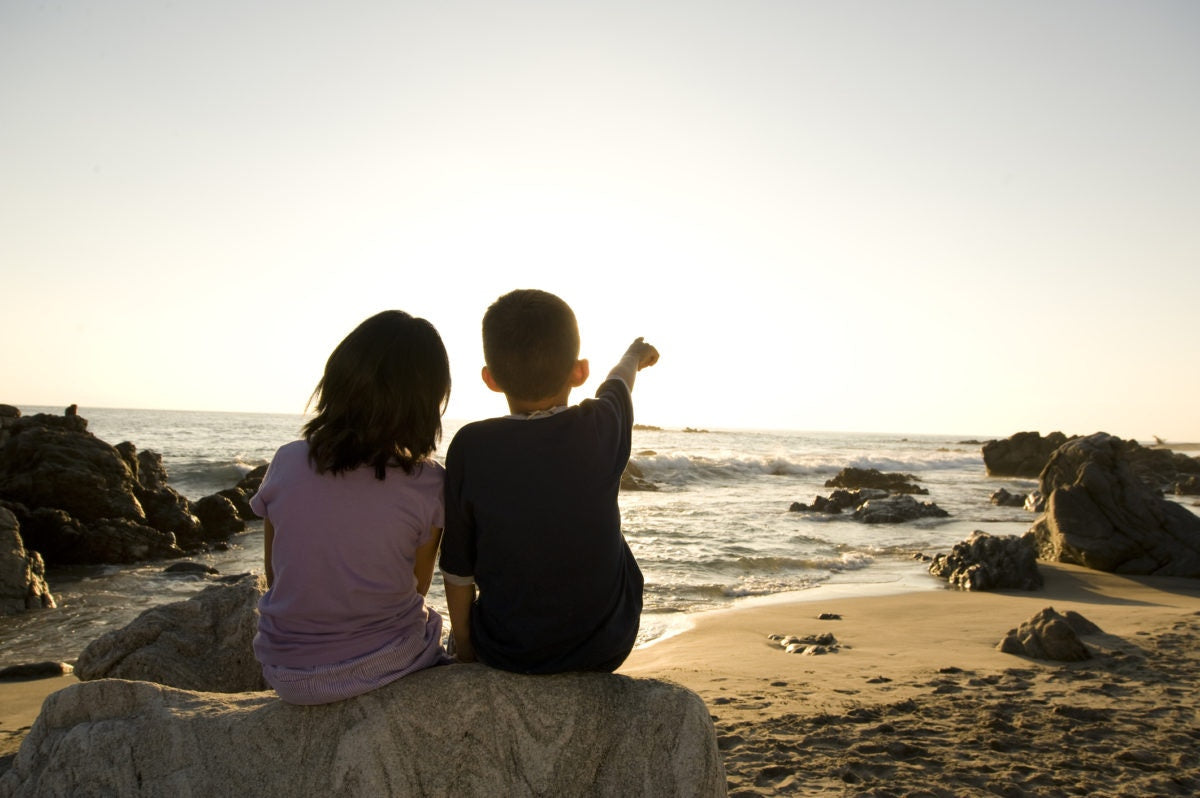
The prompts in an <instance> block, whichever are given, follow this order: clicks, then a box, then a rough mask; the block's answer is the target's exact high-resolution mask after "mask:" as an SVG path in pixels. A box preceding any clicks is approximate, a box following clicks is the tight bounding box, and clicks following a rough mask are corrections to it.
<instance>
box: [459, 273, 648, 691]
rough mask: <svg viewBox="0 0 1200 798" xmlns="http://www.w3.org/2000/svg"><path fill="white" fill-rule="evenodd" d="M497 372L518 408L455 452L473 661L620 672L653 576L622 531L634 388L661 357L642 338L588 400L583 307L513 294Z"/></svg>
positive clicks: (487, 344) (493, 332) (464, 437)
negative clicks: (577, 397) (646, 575)
mask: <svg viewBox="0 0 1200 798" xmlns="http://www.w3.org/2000/svg"><path fill="white" fill-rule="evenodd" d="M483 350H484V361H485V363H486V364H487V365H486V366H484V368H483V381H484V382H485V383H486V384H487V386H488V387H489V388H491V389H492V390H493V391H497V392H500V393H503V394H504V395H505V397H506V398H507V400H508V407H509V410H510V411H511V414H510V415H508V416H505V417H502V418H492V419H487V420H485V421H477V422H474V423H471V424H468V425H466V426H464V427H463V428H462V429H461V430H459V432H458V434H456V435H455V436H454V440H453V441H452V442H451V443H450V447H449V449H448V450H447V453H446V493H445V496H446V529H445V534H444V536H443V539H442V554H441V570H442V574H443V578H444V580H445V583H446V603H447V608H448V609H449V612H450V622H451V628H452V633H453V645H454V647H455V651H456V655H457V657H458V659H459V660H460V661H463V662H471V661H474V660H475V659H476V658H478V659H479V660H480V661H482V662H483V663H485V664H487V665H489V666H491V667H494V668H500V669H503V670H507V671H514V672H517V673H558V672H562V671H581V670H584V671H610V672H611V671H613V670H615V669H616V668H617V667H618V666H619V665H620V664H621V663H622V662H624V661H625V658H626V657H627V656H628V655H629V652H630V651H631V650H632V649H633V644H634V640H635V638H636V637H637V631H638V622H639V618H640V616H641V611H642V573H641V570H640V569H639V568H638V565H637V562H636V561H635V560H634V558H633V554H632V552H630V550H629V546H628V545H627V544H626V542H625V538H624V536H623V535H622V534H621V514H620V510H619V508H618V507H617V491H618V488H619V486H620V482H621V473H622V472H623V471H624V470H625V465H626V463H627V462H628V460H629V450H630V440H631V436H632V430H633V401H632V396H631V390H632V388H633V382H634V377H635V376H636V375H637V372H638V371H639V370H641V369H643V368H645V367H647V366H651V365H653V364H654V363H656V362H657V361H658V351H657V350H656V349H655V348H654V347H653V346H651V345H650V344H647V343H644V342H643V341H642V339H641V338H638V339H637V340H636V341H634V342H633V344H632V345H630V347H629V349H628V351H626V353H625V355H624V357H622V358H621V361H620V362H619V363H618V364H617V365H616V366H615V367H614V368H613V370H612V371H611V372H610V373H609V375H608V379H607V380H605V381H604V383H603V384H601V385H600V387H599V389H597V391H596V397H595V398H594V399H585V400H584V401H582V402H580V403H579V404H577V405H574V406H568V405H567V400H568V397H569V395H570V392H571V389H572V388H577V387H579V386H581V385H582V384H583V383H584V382H586V381H587V378H588V362H587V360H581V359H579V330H578V326H577V324H576V321H575V314H574V313H573V312H572V311H571V308H570V307H569V306H568V305H567V303H565V302H563V301H562V300H561V299H559V298H558V297H557V296H555V295H553V294H550V293H547V292H545V291H538V290H518V291H512V292H510V293H508V294H505V295H504V296H502V297H500V298H499V299H498V300H496V302H495V303H493V304H492V306H491V307H490V308H488V310H487V313H486V314H485V315H484V317H483Z"/></svg>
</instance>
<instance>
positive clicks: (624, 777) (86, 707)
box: [0, 665, 726, 798]
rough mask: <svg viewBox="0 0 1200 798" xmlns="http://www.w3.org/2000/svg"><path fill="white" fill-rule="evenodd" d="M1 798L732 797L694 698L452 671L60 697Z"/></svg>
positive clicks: (102, 686) (664, 690)
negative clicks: (287, 698) (286, 685)
mask: <svg viewBox="0 0 1200 798" xmlns="http://www.w3.org/2000/svg"><path fill="white" fill-rule="evenodd" d="M0 794H4V795H6V796H12V798H26V797H30V796H38V797H39V798H55V797H56V796H64V797H65V796H76V795H81V794H88V795H139V796H163V797H164V798H167V797H168V796H169V798H175V796H179V795H238V796H247V797H249V796H285V795H286V796H292V795H330V796H359V795H363V796H366V795H369V796H380V797H384V796H416V795H445V796H450V795H454V796H493V795H527V796H532V795H613V796H617V795H619V796H687V797H688V798H692V797H693V796H723V795H725V794H726V787H725V773H724V768H723V766H722V762H721V757H720V753H719V751H718V750H717V745H716V735H715V733H714V729H713V724H712V720H711V718H710V716H709V713H708V709H707V707H706V706H705V705H704V702H703V701H702V700H700V698H699V697H698V696H697V695H696V694H695V693H693V692H691V691H689V690H687V689H685V688H683V687H680V686H678V685H673V684H670V683H667V682H661V681H657V680H652V679H631V678H628V677H625V676H617V675H613V674H599V673H572V674H560V675H555V676H522V675H517V674H511V673H505V672H502V671H496V670H491V669H489V668H486V667H485V666H483V665H450V666H445V667H438V668H431V669H429V670H424V671H420V672H418V673H415V674H412V675H411V676H406V677H404V678H403V679H400V680H398V681H395V682H392V683H391V684H388V685H385V686H384V687H381V688H379V689H378V690H374V691H372V692H370V693H367V694H365V695H361V696H358V697H356V698H352V699H349V700H346V701H339V702H337V703H334V704H326V705H323V706H314V707H302V706H292V705H288V704H285V703H283V702H282V701H280V700H278V699H277V698H275V696H274V694H273V693H243V694H241V695H220V694H213V693H198V692H190V691H185V690H178V689H175V688H170V687H163V686H160V685H155V684H150V683H148V682H130V681H121V680H102V681H98V682H83V683H80V684H76V685H72V686H71V687H68V688H66V689H65V690H61V691H59V692H57V693H54V694H53V695H51V696H50V697H49V698H47V699H46V702H45V704H44V705H43V707H42V713H41V715H40V716H39V718H38V720H37V722H36V723H35V724H34V727H33V729H32V731H31V732H30V733H29V736H28V737H27V738H26V739H25V741H24V743H23V744H22V746H21V749H20V751H19V752H18V754H17V756H16V758H15V760H14V762H13V765H12V768H11V769H10V770H9V771H8V772H7V773H5V774H4V775H3V776H2V777H0Z"/></svg>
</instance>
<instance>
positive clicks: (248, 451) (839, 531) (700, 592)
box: [0, 407, 1036, 667]
mask: <svg viewBox="0 0 1200 798" xmlns="http://www.w3.org/2000/svg"><path fill="white" fill-rule="evenodd" d="M22 412H23V413H25V414H32V413H35V412H50V413H61V412H62V409H61V408H36V407H26V408H22ZM79 414H80V415H81V416H83V417H84V418H86V419H87V420H88V430H89V431H90V432H91V433H92V434H94V435H95V436H96V437H98V438H100V439H101V440H104V441H106V442H108V443H110V444H117V443H120V442H121V441H130V442H132V443H134V444H135V445H136V446H137V447H138V449H140V450H144V449H149V450H152V451H156V452H158V453H159V454H161V455H162V456H163V463H164V465H165V467H166V469H167V473H168V477H169V484H170V485H171V486H172V487H174V488H175V489H176V490H177V491H179V493H181V494H183V495H184V496H187V497H188V498H190V499H193V500H195V499H199V498H200V497H202V496H206V495H208V494H211V493H215V492H217V491H219V490H222V489H224V488H228V487H232V486H233V485H234V484H236V483H237V481H238V480H239V479H240V478H241V476H242V475H244V474H245V473H246V472H248V471H249V470H250V469H252V468H254V467H256V466H259V465H263V464H265V463H267V462H269V461H270V458H271V456H272V454H273V453H274V451H275V449H276V448H278V447H279V446H280V445H282V444H284V443H286V442H288V441H291V440H294V439H295V438H297V437H299V433H300V428H301V425H302V424H303V422H304V418H303V417H301V416H299V415H282V414H258V413H215V412H211V413H210V412H183V411H161V410H114V409H103V408H80V410H79ZM459 426H460V424H459V423H457V422H453V421H447V422H446V424H445V436H444V440H443V449H444V447H445V444H446V443H448V442H449V440H450V439H451V437H452V436H453V434H454V431H455V430H456V429H457V428H458V427H459ZM989 437H1000V436H978V435H974V436H973V435H959V434H951V435H904V434H864V433H831V432H791V431H754V430H739V431H733V430H678V429H661V430H660V429H644V428H639V429H636V430H635V431H634V433H633V455H632V457H631V461H632V462H633V463H634V464H635V465H636V466H637V467H638V468H640V469H641V472H642V474H643V475H644V476H645V478H646V479H647V480H649V481H651V482H653V483H654V484H655V485H657V486H658V490H656V491H637V492H631V491H625V492H622V493H621V497H620V503H621V516H622V525H623V531H624V533H625V537H626V539H627V540H628V541H629V545H630V548H631V549H632V550H633V553H634V555H635V556H636V558H637V560H638V563H639V564H640V566H641V568H642V571H643V573H644V574H645V577H646V589H645V610H644V613H643V617H642V627H641V634H640V638H639V639H640V641H641V642H642V643H646V642H650V641H652V640H654V639H657V638H660V637H662V636H664V635H668V634H670V633H672V632H673V631H675V630H677V629H679V628H680V627H681V626H683V625H686V622H687V619H688V617H689V616H691V615H692V614H694V613H695V612H698V611H702V610H710V609H716V608H722V607H730V606H733V605H734V604H736V603H737V602H739V601H743V600H746V599H747V598H748V597H759V596H771V595H775V594H784V593H789V592H792V591H799V590H807V589H810V588H814V587H816V586H819V585H827V584H840V585H842V586H843V587H842V588H839V591H840V592H842V593H843V594H844V591H845V590H847V589H849V590H851V591H853V590H854V589H855V587H854V586H856V585H857V586H861V589H862V591H863V592H868V591H869V592H873V593H877V592H879V591H880V590H881V589H886V588H887V587H889V586H890V587H894V588H895V591H896V592H897V593H898V594H901V596H902V591H907V590H918V589H940V588H942V587H943V586H944V583H942V582H940V581H939V580H936V579H934V578H933V577H931V576H929V575H928V573H927V572H926V566H925V565H924V564H923V563H921V562H920V561H919V560H917V559H915V558H914V554H916V553H918V552H923V553H927V554H934V553H937V552H944V551H948V550H949V549H950V548H951V547H952V546H953V545H954V543H956V542H958V541H960V540H962V539H964V538H966V537H967V536H969V535H970V534H971V532H972V531H973V530H976V529H981V530H984V531H986V532H989V533H991V534H997V535H1001V534H1020V533H1022V532H1024V531H1025V530H1026V529H1028V528H1029V526H1030V524H1031V523H1032V521H1033V516H1032V515H1031V514H1030V513H1028V512H1026V511H1025V510H1023V509H1020V508H1011V507H999V506H996V505H993V504H991V502H990V501H989V498H990V496H991V494H992V493H993V492H994V491H996V490H998V489H999V488H1007V489H1008V490H1009V491H1011V492H1013V493H1024V492H1028V491H1030V490H1032V489H1033V488H1034V487H1036V483H1035V482H1034V481H1033V480H1023V479H997V478H989V477H987V476H986V473H985V469H984V465H983V457H982V453H981V448H980V444H979V442H978V441H979V440H986V439H987V438H989ZM847 466H856V467H858V468H877V469H879V470H881V471H889V472H891V471H898V472H903V473H905V474H911V475H912V476H913V477H915V478H916V480H917V481H918V483H919V484H920V485H921V486H923V487H925V488H927V489H928V491H929V495H927V496H920V497H918V498H919V500H921V501H932V502H934V503H936V504H937V505H938V506H939V507H941V508H942V509H944V510H946V511H948V512H949V513H950V515H949V517H947V518H929V519H922V520H919V521H914V522H910V523H903V524H887V525H866V524H861V523H857V522H854V521H852V520H850V518H849V516H837V515H823V514H817V513H800V512H791V511H790V510H789V508H790V506H791V504H792V503H793V502H796V501H799V502H803V503H806V504H808V503H811V502H812V501H813V499H814V498H815V497H816V496H817V495H828V494H829V493H830V491H831V490H832V489H831V488H827V487H825V481H826V480H828V479H830V478H831V477H833V476H834V475H835V474H837V472H838V471H840V470H841V469H842V468H844V467H847ZM188 559H191V560H194V561H197V562H202V563H204V564H206V565H209V566H211V567H213V568H216V569H217V570H218V571H220V572H221V574H224V575H231V574H239V573H244V572H249V571H254V572H258V573H261V572H262V571H263V550H262V522H261V521H256V522H250V523H248V525H247V529H246V531H245V532H244V533H242V534H238V535H235V536H234V537H233V538H232V539H231V541H230V546H229V549H228V550H227V551H221V552H212V553H207V554H203V555H198V556H195V557H191V558H188ZM169 564H170V562H166V561H162V562H148V563H142V564H138V565H101V566H88V567H69V568H51V569H49V570H48V573H47V581H48V582H49V584H50V589H51V591H52V592H53V594H54V596H55V599H56V600H57V602H58V608H57V609H54V610H44V611H34V612H28V613H24V614H22V615H17V616H9V617H5V618H0V667H3V666H6V665H12V664H18V663H22V662H31V661H40V660H63V661H71V660H73V659H75V657H76V656H78V654H79V652H80V651H82V649H83V648H84V647H85V646H86V645H87V644H88V643H89V642H91V640H93V639H95V638H96V637H98V636H99V635H101V634H103V633H104V632H107V631H109V630H111V629H116V628H120V627H121V626H124V625H125V624H127V623H129V622H130V621H131V620H133V619H134V618H135V617H136V616H137V615H138V614H140V613H141V612H143V611H145V610H146V609H149V608H150V607H153V606H155V605H158V604H161V603H164V602H169V601H178V600H181V599H185V598H187V597H189V596H191V595H194V594H195V593H196V592H198V591H199V590H201V589H202V588H204V587H205V586H206V585H208V584H211V583H212V582H211V578H201V577H196V576H192V577H180V576H173V575H168V574H165V573H164V572H163V571H164V568H165V567H166V566H167V565H169ZM429 599H430V603H431V604H432V605H433V606H434V607H435V608H436V609H438V610H439V611H441V612H443V614H444V610H445V597H444V594H443V593H442V591H441V586H440V579H437V578H435V579H434V586H433V588H432V589H431V590H430V597H429ZM897 600H902V597H898V599H897Z"/></svg>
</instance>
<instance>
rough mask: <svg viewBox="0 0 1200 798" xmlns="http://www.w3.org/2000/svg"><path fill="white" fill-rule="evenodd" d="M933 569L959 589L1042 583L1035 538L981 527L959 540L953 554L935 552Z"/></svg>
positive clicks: (1033, 587) (1025, 586)
mask: <svg viewBox="0 0 1200 798" xmlns="http://www.w3.org/2000/svg"><path fill="white" fill-rule="evenodd" d="M929 573H931V574H933V575H934V576H936V577H939V578H941V579H945V580H946V581H947V582H949V583H950V585H951V586H953V587H956V588H958V589H959V590H1003V589H1006V588H1016V589H1019V590H1037V589H1038V588H1040V587H1041V586H1042V575H1041V573H1040V572H1039V571H1038V567H1037V552H1036V550H1035V549H1034V546H1033V541H1032V540H1029V539H1027V538H1026V537H1024V536H1021V535H1003V536H995V535H989V534H987V533H986V532H980V531H978V530H976V531H975V532H974V533H973V534H972V535H971V537H969V538H967V539H966V540H963V541H959V542H958V543H955V544H954V548H953V549H951V550H950V553H949V554H938V555H937V556H935V557H934V558H933V562H932V563H930V565H929Z"/></svg>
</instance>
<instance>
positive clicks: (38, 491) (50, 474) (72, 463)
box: [0, 414, 146, 523]
mask: <svg viewBox="0 0 1200 798" xmlns="http://www.w3.org/2000/svg"><path fill="white" fill-rule="evenodd" d="M86 427H87V421H86V420H85V419H83V418H80V417H79V416H48V415H43V414H38V415H33V416H26V417H23V418H20V419H18V421H17V423H16V424H14V425H13V426H12V427H10V428H9V438H8V440H7V441H6V442H5V444H4V448H3V449H0V498H5V499H9V500H10V501H15V502H20V503H21V504H24V505H25V506H27V507H29V508H31V509H32V508H38V507H53V508H55V509H59V510H63V511H64V512H66V513H68V514H69V515H71V516H72V517H74V518H78V519H79V520H80V521H83V522H85V523H86V522H89V521H98V520H100V519H101V518H125V519H128V520H131V521H139V522H143V523H144V522H145V520H146V514H145V511H143V509H142V506H141V504H140V503H139V502H138V500H137V499H136V498H135V497H134V495H133V488H134V475H133V472H132V471H131V470H130V468H129V465H128V464H127V463H126V462H125V459H124V458H123V457H122V456H121V454H120V453H119V452H118V451H117V450H116V449H114V448H113V447H112V446H109V445H108V444H107V443H105V442H104V441H102V440H100V439H99V438H97V437H95V436H94V435H92V434H91V433H90V432H87V430H86Z"/></svg>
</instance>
